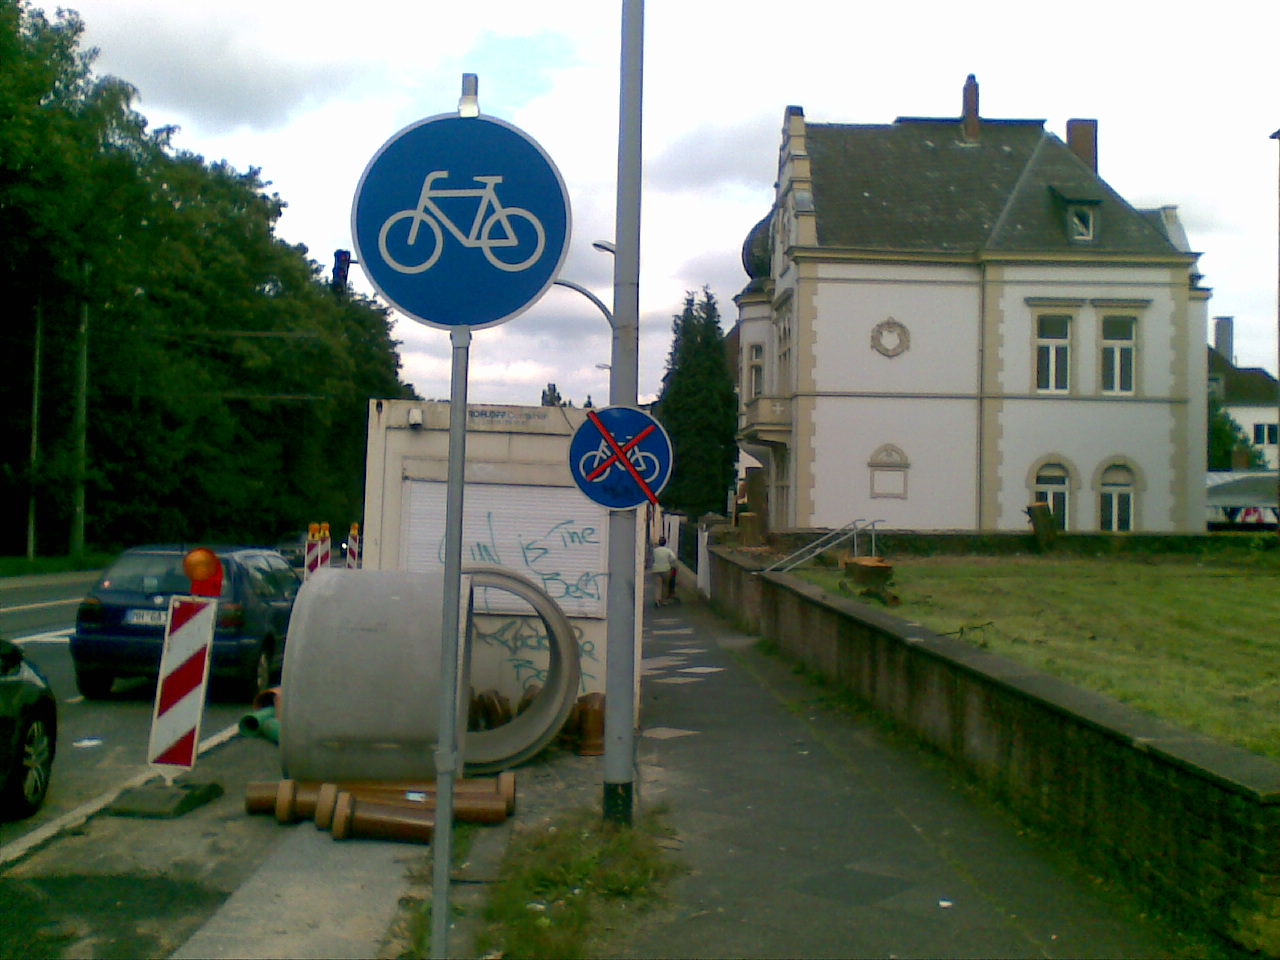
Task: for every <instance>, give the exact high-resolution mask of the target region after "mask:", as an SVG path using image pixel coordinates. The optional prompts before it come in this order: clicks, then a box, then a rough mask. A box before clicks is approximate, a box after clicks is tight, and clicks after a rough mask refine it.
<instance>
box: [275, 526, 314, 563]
mask: <svg viewBox="0 0 1280 960" xmlns="http://www.w3.org/2000/svg"><path fill="white" fill-rule="evenodd" d="M276 550H277V551H278V552H279V553H280V555H281V556H282V557H284V558H285V560H287V561H288V563H289V566H291V567H301V566H303V565H304V564H305V563H306V561H307V534H306V531H305V530H304V531H303V532H302V533H295V534H291V535H289V536H285V537H281V538H280V542H279V543H277V544H276Z"/></svg>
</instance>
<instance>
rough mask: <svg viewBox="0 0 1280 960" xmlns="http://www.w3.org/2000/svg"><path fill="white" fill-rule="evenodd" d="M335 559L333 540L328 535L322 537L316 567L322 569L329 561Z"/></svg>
mask: <svg viewBox="0 0 1280 960" xmlns="http://www.w3.org/2000/svg"><path fill="white" fill-rule="evenodd" d="M332 559H333V541H332V540H331V539H330V538H329V537H327V536H321V537H320V557H319V559H318V560H317V561H316V568H317V569H321V568H323V567H327V566H328V565H329V561H330V560H332Z"/></svg>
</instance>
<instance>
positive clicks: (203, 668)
mask: <svg viewBox="0 0 1280 960" xmlns="http://www.w3.org/2000/svg"><path fill="white" fill-rule="evenodd" d="M217 616H218V600H217V598H216V597H170V598H169V624H168V626H167V627H165V632H164V652H163V653H162V654H161V655H160V677H159V679H158V681H157V682H156V703H155V709H154V711H153V712H152V714H151V743H150V744H149V746H148V747H147V762H148V763H150V764H152V765H155V766H160V767H165V768H177V769H182V770H190V769H191V768H192V767H194V766H195V765H196V751H197V749H198V748H199V744H200V719H201V717H202V716H203V715H204V690H205V685H206V683H207V682H208V679H209V647H210V645H211V644H212V643H213V628H214V624H215V623H216V621H217ZM166 776H170V775H169V774H166Z"/></svg>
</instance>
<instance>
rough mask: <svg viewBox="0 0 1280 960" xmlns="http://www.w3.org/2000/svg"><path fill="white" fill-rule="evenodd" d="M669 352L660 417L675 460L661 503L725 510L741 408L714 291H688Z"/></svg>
mask: <svg viewBox="0 0 1280 960" xmlns="http://www.w3.org/2000/svg"><path fill="white" fill-rule="evenodd" d="M671 332H672V338H671V352H670V354H669V355H668V357H667V372H666V374H665V375H664V376H663V378H662V393H661V395H660V396H659V397H658V403H657V407H656V415H657V417H658V419H659V420H660V421H661V422H662V425H663V427H665V428H666V431H667V433H668V434H669V435H670V437H671V444H672V447H673V448H674V455H675V464H674V466H673V468H672V473H671V480H670V481H669V482H668V483H667V486H666V489H665V490H663V492H662V502H663V505H664V506H666V507H667V508H668V509H673V510H680V511H682V512H684V513H686V514H688V515H689V516H693V517H699V516H702V515H703V514H705V513H724V511H725V504H726V498H727V496H728V491H729V489H730V488H731V486H732V484H733V479H734V471H735V464H736V462H737V456H738V447H737V444H736V443H735V442H734V435H735V433H736V432H737V420H738V408H737V399H736V397H735V396H734V390H733V377H732V375H731V374H730V371H729V365H728V359H727V357H726V356H725V346H724V335H723V334H722V332H721V330H720V311H719V308H718V306H717V304H716V298H715V295H714V294H712V292H711V291H710V289H708V288H706V287H704V288H703V290H702V296H701V298H699V297H698V296H697V295H696V294H695V293H694V292H692V291H690V292H689V293H688V294H686V296H685V301H684V309H683V310H682V311H681V312H680V313H678V314H676V315H674V317H673V318H672V324H671Z"/></svg>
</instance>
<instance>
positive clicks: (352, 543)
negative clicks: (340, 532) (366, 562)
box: [347, 523, 360, 570]
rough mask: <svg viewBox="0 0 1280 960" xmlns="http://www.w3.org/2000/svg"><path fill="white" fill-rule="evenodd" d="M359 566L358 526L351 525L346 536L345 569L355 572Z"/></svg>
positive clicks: (356, 524) (355, 524)
mask: <svg viewBox="0 0 1280 960" xmlns="http://www.w3.org/2000/svg"><path fill="white" fill-rule="evenodd" d="M359 566H360V524H358V523H353V524H352V525H351V532H350V533H349V534H347V569H348V570H355V569H357V568H358V567H359Z"/></svg>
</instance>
